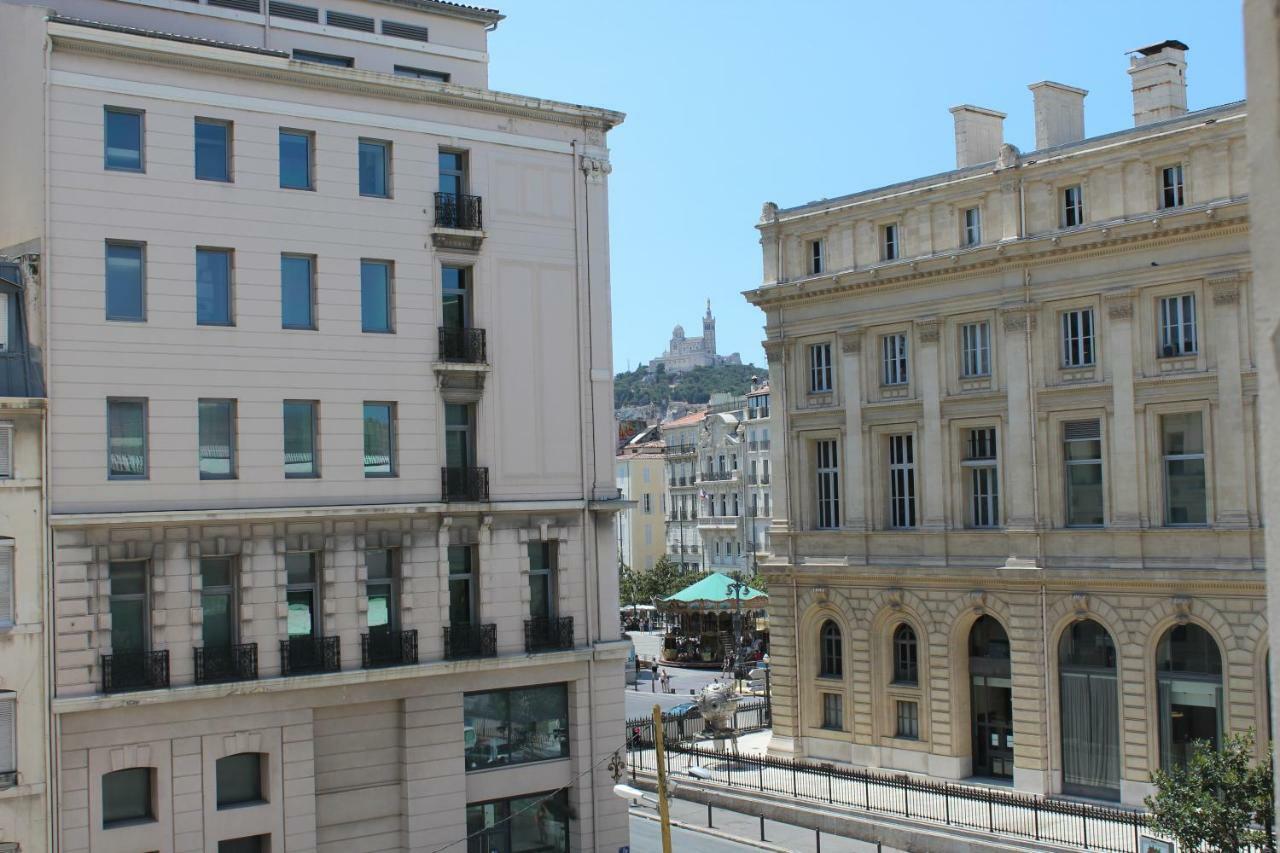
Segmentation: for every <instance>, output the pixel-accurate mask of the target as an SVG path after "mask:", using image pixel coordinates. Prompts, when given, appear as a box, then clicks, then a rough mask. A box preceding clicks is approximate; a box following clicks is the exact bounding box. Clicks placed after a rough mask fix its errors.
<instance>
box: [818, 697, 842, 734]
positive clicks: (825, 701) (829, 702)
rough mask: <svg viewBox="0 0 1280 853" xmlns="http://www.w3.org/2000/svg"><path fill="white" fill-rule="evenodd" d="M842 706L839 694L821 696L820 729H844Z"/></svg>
mask: <svg viewBox="0 0 1280 853" xmlns="http://www.w3.org/2000/svg"><path fill="white" fill-rule="evenodd" d="M843 705H844V703H843V702H842V701H841V696H840V694H839V693H823V694H822V727H823V728H824V729H837V730H838V729H842V728H844V707H843Z"/></svg>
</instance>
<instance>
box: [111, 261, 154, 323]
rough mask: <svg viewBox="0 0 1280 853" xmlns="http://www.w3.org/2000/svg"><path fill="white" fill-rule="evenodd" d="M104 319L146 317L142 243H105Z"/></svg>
mask: <svg viewBox="0 0 1280 853" xmlns="http://www.w3.org/2000/svg"><path fill="white" fill-rule="evenodd" d="M106 289H107V319H108V320H132V321H141V320H145V319H147V298H146V251H145V246H144V244H142V243H116V242H108V243H107V288H106Z"/></svg>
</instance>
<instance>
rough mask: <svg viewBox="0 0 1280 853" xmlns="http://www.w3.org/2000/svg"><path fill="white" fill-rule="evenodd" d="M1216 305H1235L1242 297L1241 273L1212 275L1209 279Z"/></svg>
mask: <svg viewBox="0 0 1280 853" xmlns="http://www.w3.org/2000/svg"><path fill="white" fill-rule="evenodd" d="M1207 283H1208V285H1209V289H1210V291H1211V292H1212V293H1213V304H1214V305H1235V304H1236V302H1238V301H1239V299H1240V274H1239V273H1234V272H1233V273H1227V274H1225V275H1215V276H1210V277H1209V278H1208V279H1207Z"/></svg>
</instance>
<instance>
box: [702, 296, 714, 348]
mask: <svg viewBox="0 0 1280 853" xmlns="http://www.w3.org/2000/svg"><path fill="white" fill-rule="evenodd" d="M702 349H703V351H704V352H706V353H707V355H715V354H716V318H715V317H712V316H711V300H710V299H708V300H707V315H706V316H705V317H703V318H702Z"/></svg>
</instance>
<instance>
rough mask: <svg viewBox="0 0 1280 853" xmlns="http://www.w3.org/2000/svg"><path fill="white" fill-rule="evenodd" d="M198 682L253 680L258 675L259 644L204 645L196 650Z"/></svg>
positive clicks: (215, 682)
mask: <svg viewBox="0 0 1280 853" xmlns="http://www.w3.org/2000/svg"><path fill="white" fill-rule="evenodd" d="M195 652H196V684H217V683H219V682H223V681H253V680H254V679H256V678H257V677H258V644H257V643H239V644H236V645H231V646H204V647H203V648H200V647H197V648H196V650H195Z"/></svg>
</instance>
